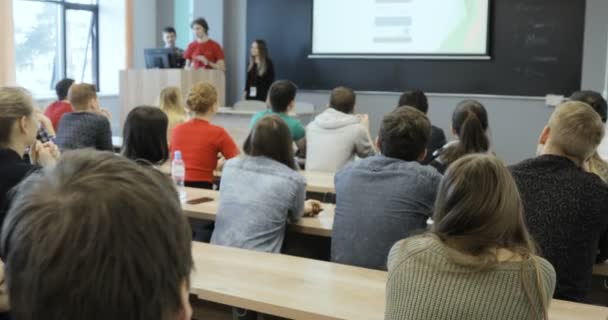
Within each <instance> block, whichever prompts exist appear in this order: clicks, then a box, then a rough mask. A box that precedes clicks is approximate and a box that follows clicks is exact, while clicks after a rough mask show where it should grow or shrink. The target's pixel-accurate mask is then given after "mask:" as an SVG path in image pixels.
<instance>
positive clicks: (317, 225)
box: [182, 188, 335, 237]
mask: <svg viewBox="0 0 608 320" xmlns="http://www.w3.org/2000/svg"><path fill="white" fill-rule="evenodd" d="M186 190H187V193H188V200H192V199H197V198H202V197H209V198H212V199H213V201H210V202H206V203H201V204H196V205H191V204H187V203H185V204H183V205H182V209H183V211H184V213H185V214H186V216H188V217H189V218H192V219H199V220H208V221H214V220H215V216H216V214H217V208H218V204H219V192H218V191H213V190H205V189H195V188H186ZM334 209H335V206H334V205H332V204H323V211H322V212H321V213H320V214H319V215H318V216H317V217H312V218H302V219H300V221H298V222H296V223H293V224H290V225H289V226H288V227H289V229H290V230H294V231H296V232H298V233H302V234H310V235H315V236H321V237H331V230H332V227H333V223H334Z"/></svg>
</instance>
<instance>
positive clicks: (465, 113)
mask: <svg viewBox="0 0 608 320" xmlns="http://www.w3.org/2000/svg"><path fill="white" fill-rule="evenodd" d="M452 129H454V131H455V132H456V134H458V142H457V143H455V144H453V145H452V146H450V147H448V148H447V149H446V150H445V151H444V153H443V154H442V155H441V162H442V163H443V164H444V165H445V166H449V165H450V164H451V163H452V162H454V161H456V160H458V159H459V158H461V157H462V156H464V155H467V154H470V153H485V152H488V150H489V149H490V139H488V136H487V135H486V130H488V113H487V111H486V108H485V107H484V106H483V105H482V104H481V103H479V102H478V101H475V100H465V101H462V102H461V103H459V104H458V106H456V109H455V110H454V113H453V114H452Z"/></svg>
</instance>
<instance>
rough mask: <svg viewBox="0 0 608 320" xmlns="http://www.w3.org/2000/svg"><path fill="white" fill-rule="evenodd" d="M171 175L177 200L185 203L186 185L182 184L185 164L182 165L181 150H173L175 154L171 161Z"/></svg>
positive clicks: (184, 177)
mask: <svg viewBox="0 0 608 320" xmlns="http://www.w3.org/2000/svg"><path fill="white" fill-rule="evenodd" d="M171 177H172V178H173V182H174V183H175V187H176V188H177V192H178V194H179V201H181V202H182V203H185V202H186V198H187V196H188V195H187V194H186V186H185V185H184V180H185V179H186V166H185V165H184V160H182V152H181V151H175V154H174V155H173V162H171Z"/></svg>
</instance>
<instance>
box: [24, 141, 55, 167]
mask: <svg viewBox="0 0 608 320" xmlns="http://www.w3.org/2000/svg"><path fill="white" fill-rule="evenodd" d="M60 155H61V154H60V152H59V148H57V146H56V145H55V144H54V143H52V142H46V143H44V144H43V143H40V142H39V141H36V143H35V144H34V145H33V146H32V147H31V148H30V160H31V162H32V163H33V164H37V165H40V166H42V167H50V166H54V165H55V164H56V163H57V160H58V159H59V156H60Z"/></svg>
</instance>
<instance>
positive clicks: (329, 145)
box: [306, 108, 376, 172]
mask: <svg viewBox="0 0 608 320" xmlns="http://www.w3.org/2000/svg"><path fill="white" fill-rule="evenodd" d="M375 154H376V150H375V148H374V145H373V142H372V139H371V137H370V136H369V132H368V130H367V129H366V128H365V127H364V126H363V125H362V124H361V121H360V119H359V117H358V116H356V115H353V114H346V113H343V112H340V111H338V110H336V109H334V108H328V109H327V110H325V111H324V112H323V113H321V114H320V115H318V116H317V117H316V118H315V120H314V121H312V122H311V123H310V124H309V125H308V127H306V171H320V172H336V171H338V170H340V169H341V168H342V167H343V166H344V165H346V164H347V163H349V162H351V161H353V160H354V158H355V155H356V156H358V157H360V158H365V157H368V156H372V155H375Z"/></svg>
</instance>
